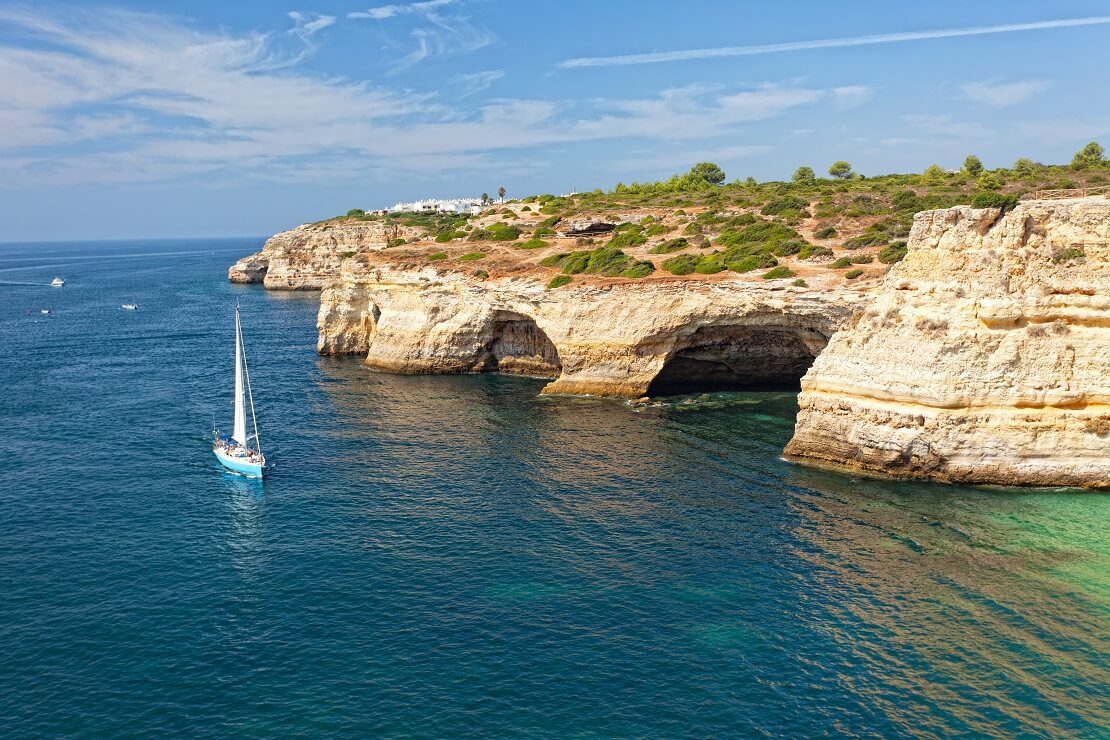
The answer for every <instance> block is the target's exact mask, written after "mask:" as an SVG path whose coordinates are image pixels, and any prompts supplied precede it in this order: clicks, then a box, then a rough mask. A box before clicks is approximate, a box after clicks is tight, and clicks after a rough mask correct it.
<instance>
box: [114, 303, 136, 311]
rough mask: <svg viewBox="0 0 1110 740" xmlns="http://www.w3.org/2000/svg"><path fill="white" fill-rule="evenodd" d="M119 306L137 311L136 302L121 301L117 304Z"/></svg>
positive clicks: (125, 309)
mask: <svg viewBox="0 0 1110 740" xmlns="http://www.w3.org/2000/svg"><path fill="white" fill-rule="evenodd" d="M119 307H120V308H122V309H123V310H124V311H138V310H139V304H138V303H121V304H119Z"/></svg>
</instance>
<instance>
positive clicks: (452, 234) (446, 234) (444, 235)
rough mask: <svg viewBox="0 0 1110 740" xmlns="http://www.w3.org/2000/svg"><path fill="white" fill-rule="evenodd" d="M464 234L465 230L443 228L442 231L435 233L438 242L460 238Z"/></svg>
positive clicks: (442, 242)
mask: <svg viewBox="0 0 1110 740" xmlns="http://www.w3.org/2000/svg"><path fill="white" fill-rule="evenodd" d="M464 236H466V232H465V231H455V230H454V229H445V230H444V231H441V232H439V233H438V234H436V241H437V242H439V243H440V244H444V243H446V242H449V241H451V240H452V239H462V238H463V237H464Z"/></svg>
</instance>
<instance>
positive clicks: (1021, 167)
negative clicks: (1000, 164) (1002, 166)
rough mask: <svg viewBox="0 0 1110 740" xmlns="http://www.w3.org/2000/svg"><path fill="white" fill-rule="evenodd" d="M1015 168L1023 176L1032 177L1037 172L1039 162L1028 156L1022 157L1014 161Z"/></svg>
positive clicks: (1016, 172) (1015, 171)
mask: <svg viewBox="0 0 1110 740" xmlns="http://www.w3.org/2000/svg"><path fill="white" fill-rule="evenodd" d="M1013 170H1014V173H1015V174H1017V175H1019V176H1021V177H1032V176H1033V175H1035V174H1037V163H1036V162H1034V161H1033V160H1031V159H1029V158H1028V157H1021V158H1019V159H1017V160H1016V161H1015V162H1014V166H1013Z"/></svg>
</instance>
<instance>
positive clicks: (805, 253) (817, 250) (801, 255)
mask: <svg viewBox="0 0 1110 740" xmlns="http://www.w3.org/2000/svg"><path fill="white" fill-rule="evenodd" d="M832 255H833V251H832V250H831V249H829V248H828V247H819V246H817V245H816V244H807V245H805V246H804V247H802V248H801V250H800V251H799V252H798V259H800V260H808V259H813V258H814V257H831V256H832Z"/></svg>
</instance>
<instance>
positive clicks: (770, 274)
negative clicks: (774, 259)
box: [763, 267, 798, 280]
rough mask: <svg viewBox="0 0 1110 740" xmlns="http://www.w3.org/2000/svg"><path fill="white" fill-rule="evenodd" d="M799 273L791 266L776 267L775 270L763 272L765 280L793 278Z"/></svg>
mask: <svg viewBox="0 0 1110 740" xmlns="http://www.w3.org/2000/svg"><path fill="white" fill-rule="evenodd" d="M797 274H798V273H796V272H794V271H793V270H791V269H790V268H789V267H776V268H775V269H773V270H769V271H767V272H765V273H763V279H764V280H778V279H779V278H791V277H794V276H795V275H797Z"/></svg>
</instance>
